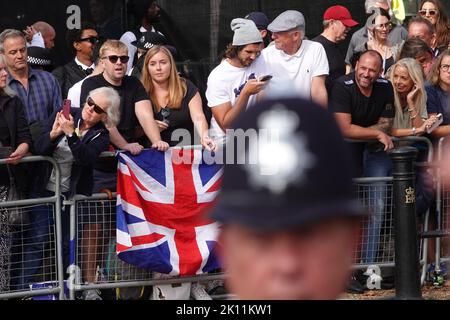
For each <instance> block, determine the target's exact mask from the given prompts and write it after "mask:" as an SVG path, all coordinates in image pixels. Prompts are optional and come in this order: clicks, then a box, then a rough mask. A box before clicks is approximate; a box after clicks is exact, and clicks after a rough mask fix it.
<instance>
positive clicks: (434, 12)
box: [419, 0, 450, 52]
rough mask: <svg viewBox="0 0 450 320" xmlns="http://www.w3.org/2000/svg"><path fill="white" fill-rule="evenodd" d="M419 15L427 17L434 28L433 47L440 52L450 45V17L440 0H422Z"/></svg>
mask: <svg viewBox="0 0 450 320" xmlns="http://www.w3.org/2000/svg"><path fill="white" fill-rule="evenodd" d="M419 15H420V16H422V17H424V18H425V19H428V20H429V21H430V22H431V23H432V24H433V26H434V28H435V30H436V40H435V42H434V46H433V49H437V50H439V52H442V51H444V50H446V49H447V48H448V46H450V19H449V17H448V15H447V13H446V11H445V8H444V5H443V4H442V2H441V1H440V0H422V1H421V2H420V5H419Z"/></svg>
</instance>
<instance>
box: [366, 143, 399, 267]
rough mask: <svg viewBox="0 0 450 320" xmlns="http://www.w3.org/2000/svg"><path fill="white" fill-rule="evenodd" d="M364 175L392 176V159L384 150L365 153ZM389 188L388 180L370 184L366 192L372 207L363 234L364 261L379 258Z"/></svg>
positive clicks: (369, 262) (368, 204) (371, 261)
mask: <svg viewBox="0 0 450 320" xmlns="http://www.w3.org/2000/svg"><path fill="white" fill-rule="evenodd" d="M363 170H364V177H390V176H391V175H392V161H391V159H390V157H389V156H388V154H387V153H386V152H384V151H380V152H370V151H368V150H365V151H364V154H363ZM387 192H388V188H387V183H386V182H377V183H372V184H370V187H369V191H368V192H367V194H366V197H367V199H366V205H367V206H368V207H369V208H370V209H371V214H370V217H369V222H368V225H367V227H366V229H365V232H364V235H363V248H362V256H363V263H368V264H371V263H374V262H375V261H376V258H377V253H378V246H379V242H380V231H381V226H382V224H383V221H384V216H385V211H386V207H387V203H386V200H387V198H388V195H387Z"/></svg>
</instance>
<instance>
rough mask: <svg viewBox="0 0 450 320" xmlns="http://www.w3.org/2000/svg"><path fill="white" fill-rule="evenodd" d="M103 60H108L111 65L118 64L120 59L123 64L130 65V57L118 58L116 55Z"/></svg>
mask: <svg viewBox="0 0 450 320" xmlns="http://www.w3.org/2000/svg"><path fill="white" fill-rule="evenodd" d="M102 59H108V60H109V62H111V63H117V61H118V60H119V59H120V62H121V63H128V61H130V57H129V56H116V55H112V56H107V57H103V58H102Z"/></svg>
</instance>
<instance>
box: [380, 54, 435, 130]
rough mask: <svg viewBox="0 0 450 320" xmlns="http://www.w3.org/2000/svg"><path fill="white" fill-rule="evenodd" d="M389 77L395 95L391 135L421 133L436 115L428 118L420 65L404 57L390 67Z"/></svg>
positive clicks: (432, 121) (433, 120)
mask: <svg viewBox="0 0 450 320" xmlns="http://www.w3.org/2000/svg"><path fill="white" fill-rule="evenodd" d="M389 78H390V80H391V82H392V85H393V86H394V97H395V119H394V126H393V130H392V135H393V136H395V137H406V136H416V135H423V134H424V133H425V132H426V130H427V128H429V127H431V126H432V125H433V123H434V122H435V121H436V116H435V115H433V116H431V117H430V118H428V114H427V108H426V103H427V95H426V92H425V85H424V78H423V71H422V67H421V66H420V64H419V63H418V62H417V61H416V60H415V59H412V58H404V59H401V60H399V61H398V62H397V63H396V64H395V65H394V66H393V67H392V69H391V72H390V76H389Z"/></svg>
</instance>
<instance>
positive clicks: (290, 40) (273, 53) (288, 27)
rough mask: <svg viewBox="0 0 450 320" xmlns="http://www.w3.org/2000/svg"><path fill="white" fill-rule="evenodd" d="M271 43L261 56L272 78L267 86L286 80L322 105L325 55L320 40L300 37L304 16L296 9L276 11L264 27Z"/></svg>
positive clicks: (275, 87) (325, 103) (278, 85)
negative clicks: (270, 37) (276, 14)
mask: <svg viewBox="0 0 450 320" xmlns="http://www.w3.org/2000/svg"><path fill="white" fill-rule="evenodd" d="M268 29H269V31H271V32H272V39H273V40H274V45H271V46H269V47H268V48H266V49H264V50H263V57H264V60H265V62H266V65H267V67H268V68H269V70H270V73H271V74H272V75H273V79H272V80H271V82H270V87H271V89H272V88H273V90H280V88H281V87H284V86H285V85H286V84H288V83H289V85H291V86H294V88H295V91H296V93H297V94H298V95H299V96H301V97H303V98H305V99H311V100H313V101H314V102H316V103H318V104H319V105H321V106H323V107H324V108H326V107H327V106H328V94H327V90H326V87H325V80H326V77H327V76H328V74H329V66H328V59H327V54H326V52H325V49H324V48H323V46H322V45H321V44H320V43H317V42H313V41H309V40H303V38H304V36H305V18H304V17H303V14H302V13H301V12H299V11H295V10H288V11H285V12H283V13H282V14H280V15H279V16H278V17H277V18H276V19H275V20H274V21H273V22H272V23H271V24H270V25H269V27H268Z"/></svg>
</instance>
